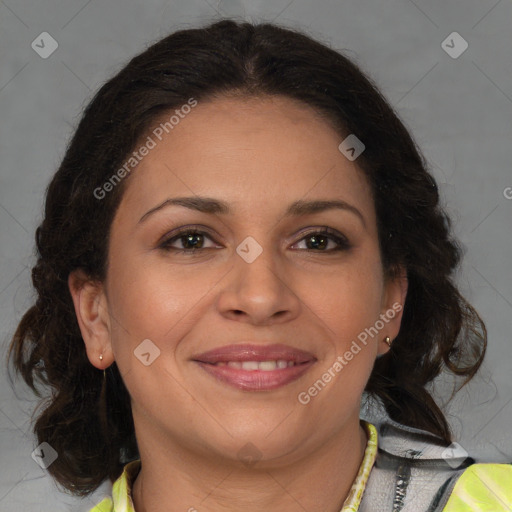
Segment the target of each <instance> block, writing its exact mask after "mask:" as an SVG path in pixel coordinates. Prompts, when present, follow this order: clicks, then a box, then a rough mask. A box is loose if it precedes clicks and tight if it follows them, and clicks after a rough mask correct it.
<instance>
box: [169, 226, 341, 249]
mask: <svg viewBox="0 0 512 512" xmlns="http://www.w3.org/2000/svg"><path fill="white" fill-rule="evenodd" d="M205 237H206V238H208V239H210V240H211V241H213V239H212V238H211V236H210V235H209V234H208V233H206V232H204V231H200V230H197V229H188V230H183V231H180V232H178V234H176V235H174V236H173V237H171V238H168V239H166V240H164V241H163V242H162V243H161V244H160V246H159V247H160V248H162V249H165V250H170V251H173V252H176V253H195V252H198V251H200V250H202V249H209V248H211V247H204V246H203V245H204V241H203V239H204V238H205ZM303 240H305V241H306V247H307V248H306V249H303V250H306V251H310V252H326V253H331V252H335V251H342V250H346V249H348V248H349V247H350V244H349V242H348V240H347V239H346V238H345V237H344V236H343V235H341V234H339V233H338V232H336V231H334V230H332V229H330V228H326V229H324V230H323V231H310V232H309V233H307V234H305V235H304V236H303V237H302V238H301V239H300V240H299V242H296V244H298V243H300V242H302V241H303ZM308 241H309V242H308ZM175 242H178V243H181V244H182V247H183V246H185V247H184V248H181V249H179V248H176V247H173V244H174V243H175ZM329 242H334V243H335V247H334V248H332V249H330V250H324V249H326V247H327V246H328V244H329ZM296 244H294V245H296Z"/></svg>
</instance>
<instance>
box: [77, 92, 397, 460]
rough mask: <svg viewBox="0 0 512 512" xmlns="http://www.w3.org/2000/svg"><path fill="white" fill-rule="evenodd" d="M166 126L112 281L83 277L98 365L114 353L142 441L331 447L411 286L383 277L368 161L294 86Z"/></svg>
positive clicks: (141, 175)
mask: <svg viewBox="0 0 512 512" xmlns="http://www.w3.org/2000/svg"><path fill="white" fill-rule="evenodd" d="M168 117H169V116H166V119H167V118H168ZM152 138H153V140H154V142H155V143H156V145H155V147H153V148H152V149H151V150H150V151H149V153H148V154H147V155H146V156H144V157H143V158H142V160H141V162H140V163H139V164H138V166H137V167H136V169H135V170H133V171H132V174H131V175H130V177H129V179H128V181H127V183H126V185H127V187H126V190H125V192H124V195H123V198H122V200H121V203H120V205H119V208H118V210H117V212H116V215H115V218H114V221H113V224H112V226H111V238H110V245H109V256H108V271H107V278H106V280H105V282H104V283H101V285H100V286H93V285H92V284H91V285H90V288H89V290H90V294H89V295H86V294H84V292H80V291H78V289H77V288H76V287H75V286H74V285H73V282H72V281H70V287H71V289H72V293H73V297H74V299H75V306H76V310H77V314H78V316H79V322H80V326H81V328H82V333H83V336H84V341H85V343H86V348H87V353H88V356H89V358H90V360H91V363H92V364H94V365H95V366H97V367H98V368H104V367H105V366H108V364H110V363H111V362H113V361H114V360H115V362H116V364H117V366H118V368H119V370H120V372H121V375H122V376H123V380H124V382H125V385H126V387H127V389H128V391H129V393H130V396H131V398H132V410H133V415H134V421H135V424H136V430H137V435H138V436H141V437H143V436H145V435H146V436H149V435H150V434H151V435H152V436H153V437H155V438H158V439H160V440H165V442H167V443H168V444H169V445H172V444H173V443H175V444H179V445H180V446H181V447H187V448H189V449H190V450H193V451H196V452H201V453H203V454H209V455H212V456H215V457H228V458H231V459H235V458H237V457H239V456H240V455H239V450H240V449H241V448H242V447H244V446H245V445H246V444H247V443H249V442H250V443H252V444H253V445H254V446H255V447H257V449H258V450H259V452H260V456H261V457H262V458H263V459H266V460H268V461H284V460H291V459H293V458H294V457H295V458H298V457H302V456H304V455H305V454H306V453H308V452H312V451H313V450H316V449H318V447H319V446H321V445H322V443H325V442H326V440H327V439H330V438H332V436H334V435H336V434H337V433H339V432H341V431H343V429H345V428H346V427H347V425H348V424H349V423H350V422H352V424H353V422H354V418H358V415H359V404H360V398H361V395H362V392H363V390H364V387H365V385H366V382H367V380H368V378H369V376H370V373H371V370H372V366H373V364H374V361H375V358H376V357H377V356H378V355H379V353H383V352H385V351H386V350H387V349H388V347H387V345H386V344H385V343H384V342H383V339H384V338H385V337H386V336H390V338H391V339H393V338H394V337H395V336H396V335H397V333H398V329H399V324H400V316H401V315H400V313H399V311H398V309H397V307H396V304H403V300H404V296H405V284H404V281H403V280H398V279H397V280H393V281H391V280H386V279H385V278H384V274H383V268H382V263H381V257H380V253H379V243H378V236H377V222H376V214H375V210H374V205H373V200H372V195H371V190H370V188H369V185H368V183H367V181H366V179H365V177H364V175H363V173H362V171H361V170H360V169H358V167H357V161H354V162H351V161H349V160H348V159H347V158H345V156H344V155H343V154H342V153H341V152H340V151H339V149H338V146H339V144H340V142H341V141H342V140H343V137H341V136H340V135H339V134H338V133H336V132H335V131H334V130H333V128H332V127H331V126H330V125H329V124H327V123H326V122H325V120H322V119H321V118H319V117H317V116H316V114H315V113H314V112H313V111H312V110H310V109H309V107H307V106H305V105H302V104H301V103H297V102H295V101H293V100H291V99H287V98H281V97H274V98H265V99H255V98H252V99H233V98H231V99H228V98H224V99H216V100H214V101H212V102H207V103H198V105H197V106H196V107H194V108H193V109H192V110H191V112H190V113H188V114H187V115H186V116H184V118H183V119H180V121H179V124H176V125H175V126H174V127H173V129H172V132H170V133H169V134H165V133H164V136H163V137H162V140H161V141H160V140H159V139H158V138H157V137H156V136H155V135H154V134H153V135H152ZM150 145H152V144H150ZM184 197H186V198H189V199H188V200H183V201H181V204H173V202H172V201H173V200H174V199H176V198H184ZM203 198H208V199H209V202H208V203H206V202H201V200H202V199H203ZM314 201H332V202H334V201H336V202H337V205H338V206H337V207H330V208H317V209H313V208H310V209H309V210H308V208H307V207H305V206H307V205H308V204H310V203H311V202H314ZM217 202H218V203H220V204H221V205H223V208H220V207H219V206H218V204H217ZM187 204H188V206H187ZM212 205H213V206H215V205H217V207H216V208H213V207H212ZM294 205H295V209H293V206H294ZM298 205H300V206H302V207H303V208H302V209H301V208H299V207H298ZM310 206H311V204H310ZM184 230H188V232H185V233H184V232H183V231H184ZM84 289H85V290H87V288H82V290H84ZM81 293H82V295H80V294H81ZM80 296H82V299H80ZM87 296H89V297H93V299H94V300H91V301H89V302H87V299H86V298H84V297H87ZM87 304H90V305H91V306H90V307H89V309H88V306H87ZM92 304H95V305H96V306H93V305H92ZM393 305H395V309H394V310H393ZM391 312H392V313H394V314H393V315H392V314H391ZM376 331H378V332H377V334H375V332H376ZM370 333H371V335H370ZM100 353H103V354H104V359H103V362H102V361H100V360H99V354H100ZM265 361H266V362H265ZM100 364H101V365H102V366H100Z"/></svg>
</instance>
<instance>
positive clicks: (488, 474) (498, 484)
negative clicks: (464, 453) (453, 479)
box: [443, 464, 512, 512]
mask: <svg viewBox="0 0 512 512" xmlns="http://www.w3.org/2000/svg"><path fill="white" fill-rule="evenodd" d="M505 511H507V512H511V511H512V465H510V464H473V465H472V466H470V467H469V468H467V469H466V470H465V471H464V473H462V475H461V477H460V478H459V480H458V481H457V483H456V484H455V487H454V488H453V492H452V494H451V496H450V498H449V500H448V502H447V503H446V506H445V508H444V509H443V512H505Z"/></svg>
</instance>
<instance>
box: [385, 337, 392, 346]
mask: <svg viewBox="0 0 512 512" xmlns="http://www.w3.org/2000/svg"><path fill="white" fill-rule="evenodd" d="M384 342H385V343H386V345H387V346H388V347H391V338H390V337H389V336H386V337H385V338H384Z"/></svg>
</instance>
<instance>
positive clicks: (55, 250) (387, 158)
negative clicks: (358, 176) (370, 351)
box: [7, 20, 487, 496]
mask: <svg viewBox="0 0 512 512" xmlns="http://www.w3.org/2000/svg"><path fill="white" fill-rule="evenodd" d="M224 95H238V96H241V97H249V96H252V97H264V96H268V95H278V96H284V97H288V98H293V99H296V100H299V101H301V102H303V103H304V104H306V105H309V106H310V107H312V108H314V109H315V111H317V112H318V113H320V114H321V115H322V116H323V118H324V119H325V120H326V122H329V123H332V126H334V127H335V128H336V130H337V131H338V132H339V134H340V141H341V140H342V139H341V137H343V138H344V137H345V136H347V135H348V134H350V133H353V134H355V135H356V136H357V137H358V138H359V139H360V140H361V141H363V142H364V144H365V146H366V149H365V151H364V152H363V153H362V154H361V156H359V158H358V159H357V164H358V165H359V167H360V168H361V170H362V172H363V173H364V174H365V176H366V178H367V180H368V182H369V183H370V185H371V189H372V194H373V198H374V204H375V208H376V212H377V218H378V234H379V242H380V249H381V256H382V262H383V267H384V271H385V273H386V275H387V276H394V275H396V274H397V272H399V271H400V268H404V269H406V271H407V277H408V281H409V288H408V293H407V299H406V302H405V306H404V313H403V320H402V326H401V330H400V333H399V334H398V337H397V338H396V339H395V340H394V342H393V344H392V348H391V350H390V351H389V352H388V353H386V354H385V355H384V356H382V357H379V358H378V359H377V360H376V362H375V366H374V369H373V372H372V374H371V377H370V379H369V381H368V384H367V387H366V391H367V392H368V393H369V394H370V396H375V397H377V398H378V400H379V401H381V403H382V404H383V405H384V406H385V408H386V410H387V412H388V414H389V415H390V417H391V418H392V419H394V420H395V421H398V422H401V423H403V424H406V425H409V426H412V427H418V428H422V429H424V430H427V431H430V432H432V433H434V434H437V435H438V436H440V437H442V438H443V439H445V440H446V441H450V440H451V433H450V428H449V425H448V422H447V420H446V418H445V417H444V415H443V413H442V411H441V409H440V407H439V406H438V405H437V404H436V402H435V401H434V399H433V398H432V396H431V395H430V393H429V392H428V391H427V387H428V386H427V385H428V384H429V383H431V382H432V381H433V379H434V378H435V377H436V376H438V375H439V374H440V372H442V371H443V370H446V371H448V372H451V373H452V374H456V375H458V376H460V377H461V378H462V379H460V380H461V381H463V382H462V384H465V383H466V382H467V381H469V380H470V379H471V378H472V377H473V376H474V374H475V373H476V371H477V370H478V368H479V366H480V364H481V362H482V359H483V357H484V353H485V348H486V343H487V333H486V329H485V325H484V323H483V321H482V320H481V318H480V317H479V315H478V314H477V312H476V311H475V310H474V309H473V307H472V306H471V305H470V304H469V303H468V302H467V301H466V300H465V299H464V298H463V297H462V296H461V295H460V293H459V291H458V289H457V287H456V285H455V284H454V272H455V270H456V268H457V267H458V264H459V261H460V259H461V256H462V250H461V248H460V246H459V245H458V243H457V242H456V241H455V240H454V239H453V238H452V236H451V232H450V222H449V219H448V218H447V216H446V214H445V212H444V210H443V209H442V207H441V206H440V204H439V194H438V189H437V186H436V183H435V181H434V179H433V178H432V176H431V175H430V173H429V172H428V169H427V164H426V162H425V159H424V158H423V157H422V155H421V153H420V151H419V150H418V148H417V147H416V144H415V142H414V141H413V139H412V137H411V135H410V134H409V133H408V130H407V129H406V128H405V126H404V125H403V123H402V122H401V121H400V120H399V118H398V116H397V114H396V113H395V112H394V111H393V109H392V108H391V107H390V105H389V104H388V103H387V102H386V100H385V99H384V97H383V96H382V94H381V93H380V92H379V91H378V89H377V87H376V86H375V85H374V84H373V82H372V80H371V79H370V78H368V77H367V76H366V75H365V74H364V73H363V72H362V71H361V69H360V68H359V67H358V65H357V64H355V63H354V62H352V61H351V60H349V59H348V58H347V57H345V56H344V55H342V54H341V53H339V52H338V51H335V50H334V49H332V48H330V47H328V46H327V45H326V44H324V43H321V42H319V41H315V40H313V39H311V38H310V37H309V36H307V35H305V34H303V33H301V32H300V31H296V30H291V29H287V28H284V27H280V26H277V25H275V24H270V23H260V24H252V23H246V22H235V21H233V20H221V21H218V22H215V23H211V24H210V25H208V26H206V27H202V28H195V29H187V30H180V31H177V32H175V33H173V34H171V35H169V36H167V37H165V38H164V39H162V40H160V41H158V42H157V43H156V44H153V45H152V46H150V47H149V48H148V49H146V50H145V51H144V52H143V53H141V54H140V55H138V56H136V57H135V58H133V59H132V60H131V61H130V62H129V63H128V64H127V65H126V66H125V67H124V68H123V69H121V71H120V72H119V73H118V74H116V76H114V77H113V78H112V79H110V80H109V81H107V82H106V83H105V84H104V85H103V86H102V87H101V88H100V89H99V91H98V92H97V93H96V95H95V96H94V98H93V99H92V101H91V102H90V103H89V105H88V106H87V107H86V109H85V112H84V114H83V116H82V119H81V121H80V122H79V124H78V127H77V129H76V132H75V134H74V136H73V137H72V139H71V141H70V144H69V146H68V148H67V151H66V154H65V156H64V158H63V161H62V163H61V165H60V167H59V169H58V170H57V172H56V174H55V175H54V177H53V179H52V180H51V182H50V184H49V186H48V189H47V194H46V203H45V210H44V218H43V221H42V223H41V224H40V226H39V227H38V228H37V230H36V245H37V258H38V259H37V263H36V265H35V266H34V267H33V269H32V282H33V285H34V287H35V289H36V291H37V299H36V302H35V304H34V305H33V306H32V307H31V308H30V309H29V310H28V311H27V312H26V313H25V314H24V315H23V317H22V319H21V321H20V323H19V325H18V327H17V330H16V332H15V334H14V337H13V339H12V342H11V345H10V349H9V353H8V356H7V357H8V360H7V362H8V364H9V361H11V360H12V362H13V365H14V367H15V369H16V372H17V373H21V375H22V376H23V379H24V380H25V381H26V383H27V384H28V385H29V386H30V387H31V388H32V390H33V391H34V392H35V393H36V394H37V396H39V397H41V396H42V395H41V394H40V392H39V390H38V388H37V386H36V384H37V381H39V382H41V383H42V384H43V385H44V387H45V389H46V390H48V388H51V396H50V397H47V400H46V401H45V402H44V405H45V407H44V410H43V411H42V412H40V414H39V415H38V417H37V421H36V422H35V426H34V432H35V434H36V435H37V438H38V440H39V442H40V443H41V442H43V441H46V442H48V443H49V444H50V445H51V446H52V447H53V448H54V449H55V450H56V451H57V452H58V458H57V459H56V460H55V461H54V462H53V463H52V464H51V465H50V466H49V467H48V471H49V472H50V473H51V475H52V476H53V477H54V479H55V480H56V481H57V482H58V483H60V484H61V485H62V486H64V488H65V489H67V490H69V491H71V492H72V493H73V494H76V495H80V496H85V495H87V494H89V493H91V492H92V491H94V490H95V489H96V488H97V487H98V486H99V485H100V484H101V483H102V482H103V481H104V480H105V479H106V478H110V479H111V480H112V481H115V479H117V478H118V477H119V476H120V474H121V472H122V469H123V465H124V463H126V462H128V461H129V460H132V459H135V458H138V449H137V442H136V438H135V433H134V426H133V419H132V414H131V405H130V396H129V394H128V392H127V390H126V388H125V386H124V384H123V381H122V378H121V376H120V373H119V371H118V368H117V366H116V364H115V362H114V363H113V364H112V365H111V366H110V367H109V368H108V369H107V371H106V383H104V382H103V374H102V372H101V371H100V370H98V369H96V368H95V367H93V366H92V365H91V363H90V362H89V360H88V358H87V356H86V351H85V345H84V342H83V339H82V336H81V333H80V329H79V327H78V323H77V319H76V316H75V312H74V307H73V302H72V299H71V295H70V292H69V289H68V284H67V279H68V276H69V274H70V272H71V271H73V270H75V269H83V270H84V271H85V272H86V274H87V275H89V276H90V277H91V278H92V279H98V280H103V279H104V278H105V272H106V261H107V253H108V244H109V230H110V226H111V222H112V219H113V217H114V214H115V212H116V208H117V206H118V204H119V201H120V198H121V196H122V194H123V190H124V188H125V187H126V184H127V182H128V181H129V177H127V178H125V179H124V180H123V181H122V182H121V183H120V184H119V185H117V186H116V187H114V189H113V190H112V191H111V192H110V193H108V194H106V195H105V197H104V198H103V199H101V200H99V199H98V198H97V197H96V195H95V194H94V191H95V190H97V189H98V187H101V186H102V185H103V184H104V183H105V182H106V180H108V179H109V178H110V177H111V176H112V175H113V174H114V173H115V171H116V170H117V169H119V167H120V166H121V165H122V163H123V162H124V161H125V159H126V158H127V156H128V155H129V154H130V153H131V152H132V151H133V150H134V148H136V146H137V143H138V142H140V140H142V139H143V138H144V137H146V136H147V134H148V133H149V130H150V128H151V127H152V125H153V124H154V123H155V121H156V120H157V119H160V118H161V116H162V115H163V114H165V113H168V112H170V111H173V110H174V109H176V108H178V107H180V106H182V105H184V104H186V103H187V101H188V99H189V98H191V97H193V98H195V99H196V100H197V101H199V102H201V100H205V101H206V100H211V99H215V97H222V96H224ZM213 122H214V120H212V123H213ZM105 384H106V385H105ZM40 405H43V404H42V403H40Z"/></svg>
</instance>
